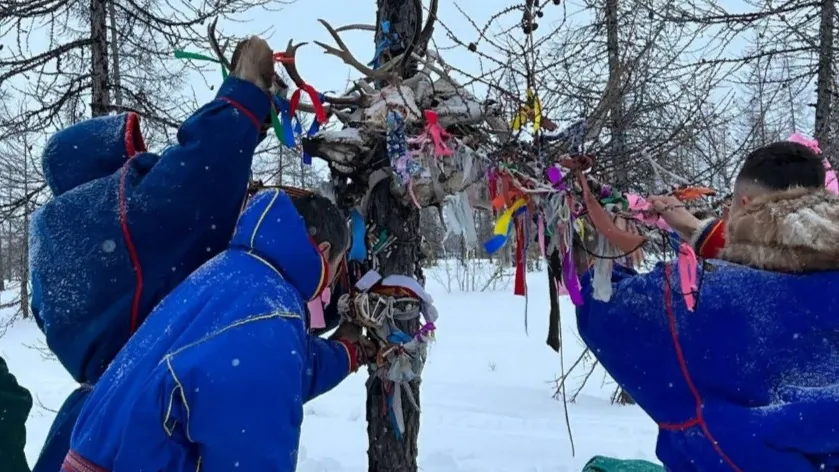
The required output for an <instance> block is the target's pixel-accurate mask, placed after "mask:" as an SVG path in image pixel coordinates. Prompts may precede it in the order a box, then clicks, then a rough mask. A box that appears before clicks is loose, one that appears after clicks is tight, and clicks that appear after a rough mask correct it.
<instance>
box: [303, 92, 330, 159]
mask: <svg viewBox="0 0 839 472" xmlns="http://www.w3.org/2000/svg"><path fill="white" fill-rule="evenodd" d="M325 98H326V97H324V95H323V94H322V93H321V94H318V99H319V100H320V102H321V103H323V102H324V100H325ZM297 127H298V128H299V131H297V132H298V133H299V134H303V129H302V127H301V126H300V120H297ZM318 131H320V123H319V122H318V120H317V118H315V119H314V120H312V125H311V126H309V131H307V132H306V136H309V137H312V136H314V135H315V134H317V132H318ZM303 163H304V164H306V165H312V156H310V155H309V154H308V153H306V152H305V151H304V152H303Z"/></svg>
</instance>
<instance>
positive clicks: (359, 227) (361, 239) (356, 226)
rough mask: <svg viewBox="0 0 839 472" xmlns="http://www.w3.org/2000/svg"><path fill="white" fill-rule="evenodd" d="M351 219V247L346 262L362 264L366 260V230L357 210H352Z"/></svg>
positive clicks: (362, 218)
mask: <svg viewBox="0 0 839 472" xmlns="http://www.w3.org/2000/svg"><path fill="white" fill-rule="evenodd" d="M350 218H351V220H350V221H351V225H352V226H351V230H352V246H351V247H350V254H349V256H347V260H348V261H358V262H362V261H364V260H365V259H367V228H366V227H365V225H364V217H362V216H361V213H359V212H358V210H355V209H353V211H352V214H351V215H350Z"/></svg>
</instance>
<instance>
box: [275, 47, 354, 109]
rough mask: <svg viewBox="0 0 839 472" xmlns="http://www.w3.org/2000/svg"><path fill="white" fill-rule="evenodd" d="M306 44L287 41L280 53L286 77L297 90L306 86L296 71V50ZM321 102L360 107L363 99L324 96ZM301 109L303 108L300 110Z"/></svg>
mask: <svg viewBox="0 0 839 472" xmlns="http://www.w3.org/2000/svg"><path fill="white" fill-rule="evenodd" d="M306 44H308V43H299V44H294V41H293V40H289V41H288V45H287V46H286V48H285V52H283V53H282V57H283V60H282V61H281V62H282V65H283V68H284V69H285V71H286V73H287V74H288V76H289V77H290V78H291V80H292V81H293V82H294V85H296V86H297V87H298V88H303V86H304V85H306V81H305V80H303V76H301V75H300V71H298V70H297V57H296V56H297V50H298V49H299V48H300V46H305V45H306ZM323 101H325V102H328V103H331V104H333V105H350V106H361V105H363V104H364V102H365V97H364V96H363V95H357V96H352V97H329V96H324V97H323ZM301 109H303V108H301ZM303 111H309V110H308V109H303Z"/></svg>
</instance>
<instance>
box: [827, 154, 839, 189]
mask: <svg viewBox="0 0 839 472" xmlns="http://www.w3.org/2000/svg"><path fill="white" fill-rule="evenodd" d="M824 168H825V170H827V172H826V173H825V175H824V187H825V188H826V189H827V191H828V192H831V193H833V194H836V195H839V180H837V179H836V172H835V171H834V170H833V167H831V165H830V161H828V160H827V159H825V160H824Z"/></svg>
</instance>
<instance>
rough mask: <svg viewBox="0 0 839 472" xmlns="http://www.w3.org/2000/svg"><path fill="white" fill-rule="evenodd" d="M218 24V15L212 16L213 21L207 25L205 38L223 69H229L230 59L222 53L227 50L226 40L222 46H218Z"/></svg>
mask: <svg viewBox="0 0 839 472" xmlns="http://www.w3.org/2000/svg"><path fill="white" fill-rule="evenodd" d="M217 24H218V17H215V18H213V21H211V22H210V24H209V25H207V39H208V40H209V41H210V47H211V48H212V49H213V52H214V53H215V55H216V57H217V58H218V60H219V62H220V63H221V65H222V66H224V68H225V69H227V70H230V61H228V60H227V57H226V56H225V55H224V52H225V51H226V50H227V43H228V42H227V41H225V42H224V46H219V44H218V38H216V25H217Z"/></svg>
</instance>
